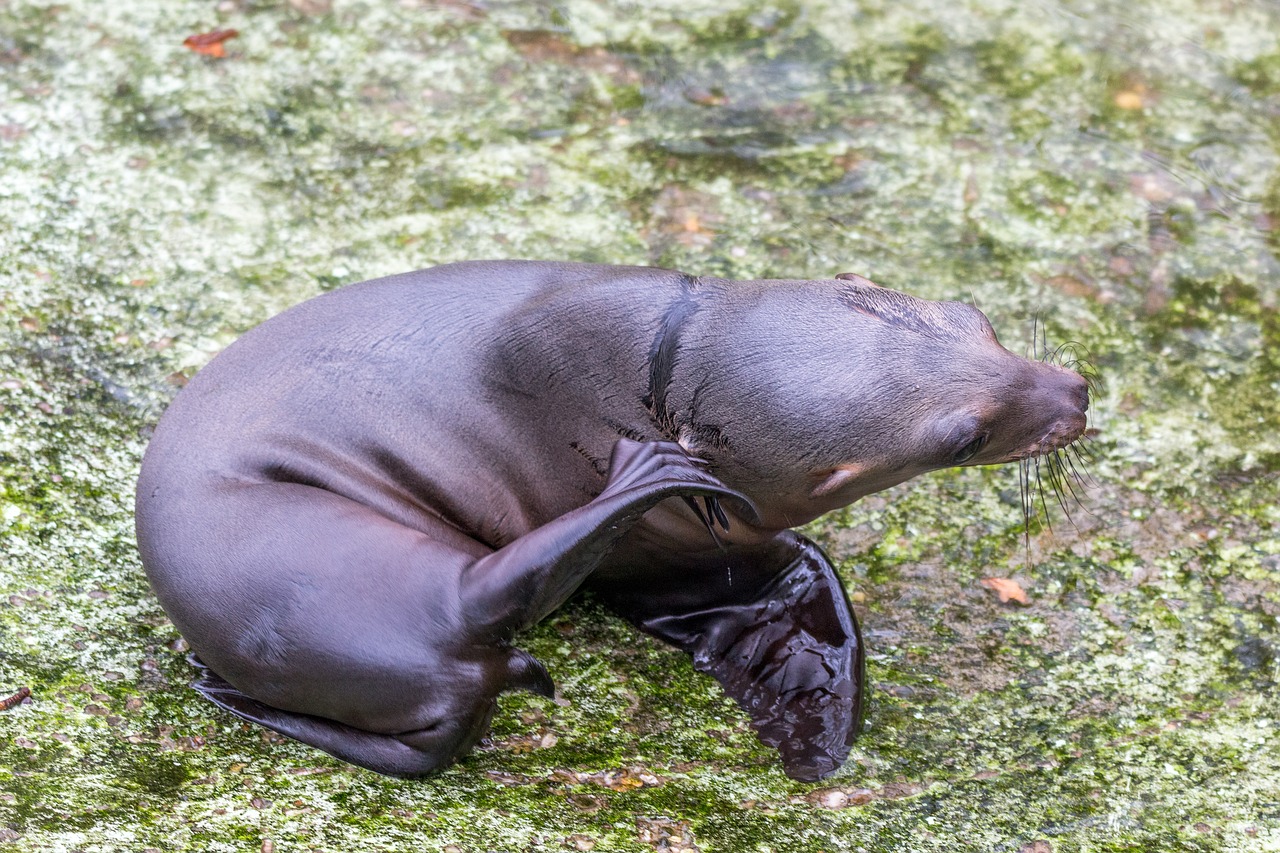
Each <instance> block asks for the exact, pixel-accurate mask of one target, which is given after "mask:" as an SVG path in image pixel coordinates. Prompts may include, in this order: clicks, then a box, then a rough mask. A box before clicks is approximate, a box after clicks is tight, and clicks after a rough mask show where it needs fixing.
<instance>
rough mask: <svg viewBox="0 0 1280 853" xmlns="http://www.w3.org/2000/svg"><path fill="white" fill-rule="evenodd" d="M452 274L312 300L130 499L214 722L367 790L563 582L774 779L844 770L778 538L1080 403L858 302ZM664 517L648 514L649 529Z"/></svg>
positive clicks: (753, 289)
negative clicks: (741, 731)
mask: <svg viewBox="0 0 1280 853" xmlns="http://www.w3.org/2000/svg"><path fill="white" fill-rule="evenodd" d="M849 278H850V279H851V280H831V281H761V282H733V281H724V280H718V279H699V278H695V277H692V276H688V275H685V274H683V273H678V272H674V271H669V270H657V269H650V268H640V267H609V266H596V265H579V264H557V263H542V262H528V261H523V262H516V261H513V262H469V263H462V264H454V265H449V266H444V267H437V268H434V269H430V270H425V271H421V272H416V273H408V274H405V275H400V276H393V277H391V278H386V279H380V280H375V281H370V282H364V283H361V284H357V285H352V286H349V287H345V288H341V289H339V290H335V291H332V292H330V293H326V294H324V295H322V296H319V297H317V298H315V299H312V300H309V301H307V302H304V303H302V304H301V305H298V306H295V307H294V308H292V309H290V310H288V311H285V312H284V313H282V314H280V315H278V316H276V317H274V318H272V319H270V320H268V321H266V322H265V323H263V324H262V325H260V326H258V327H257V328H255V329H253V330H251V331H250V332H248V333H247V334H245V335H244V336H243V337H242V338H240V339H239V340H238V341H236V342H235V343H234V344H232V345H231V346H230V347H228V348H227V349H226V350H225V351H224V352H223V353H221V354H220V355H219V356H218V357H217V358H215V359H214V360H213V361H212V362H210V364H209V365H208V366H207V367H205V368H204V369H203V370H201V371H200V372H199V374H197V376H196V377H195V378H194V379H193V380H192V381H191V382H190V383H189V385H188V386H187V387H186V388H185V389H184V390H183V391H182V393H181V394H179V395H178V397H177V398H176V399H175V401H174V402H173V404H172V405H171V406H170V408H169V410H168V411H167V412H166V413H165V415H164V417H163V418H162V420H161V422H160V424H159V425H158V427H157V429H156V432H155V436H154V438H153V440H152V443H151V445H150V447H149V448H148V450H147V453H146V456H145V459H144V463H143V468H142V473H141V477H140V479H139V484H138V500H137V523H138V541H139V548H140V551H141V554H142V558H143V563H144V566H145V567H146V569H147V572H148V575H149V577H150V579H151V582H152V585H153V587H154V589H155V591H156V594H157V595H158V597H159V599H160V601H161V603H162V605H163V606H164V608H165V610H166V611H167V612H168V613H169V615H170V616H171V618H172V619H173V621H174V624H175V625H176V626H177V627H178V629H179V630H180V631H181V632H182V634H183V635H184V636H185V637H186V638H187V639H188V640H189V642H190V644H191V646H192V648H193V649H194V651H195V652H196V654H197V655H198V656H199V659H200V660H201V661H202V663H203V665H205V666H207V667H208V671H207V672H206V673H205V675H204V676H203V677H202V679H201V680H200V681H199V682H198V683H197V687H199V688H200V689H201V690H202V692H204V693H205V695H207V696H209V698H211V699H213V700H214V701H215V702H218V704H220V705H222V706H223V707H226V708H228V709H229V710H232V711H233V712H235V713H237V714H239V715H241V716H244V717H246V718H248V719H253V720H256V721H258V722H261V723H263V724H264V725H267V726H269V727H271V728H274V729H276V730H278V731H282V732H284V733H286V734H289V735H291V736H293V737H296V738H298V739H300V740H303V741H305V742H307V743H311V744H313V745H315V746H318V747H320V748H321V749H325V750H327V751H329V752H331V753H333V754H335V755H338V756H339V757H342V758H344V759H346V760H349V761H353V762H354V763H357V764H361V765H363V766H366V767H370V768H372V769H375V770H378V771H379V772H384V773H391V774H395V775H403V776H417V775H422V774H425V773H430V772H433V771H435V770H437V769H439V768H440V767H442V766H444V765H445V764H447V763H448V762H449V761H451V760H453V759H455V758H456V757H458V756H459V755H460V754H462V753H463V752H465V751H466V750H467V749H468V748H470V746H471V745H472V744H473V743H474V742H475V741H476V739H478V738H479V737H480V736H481V735H482V734H483V732H484V730H485V727H486V726H487V723H488V720H489V717H490V715H491V714H492V711H493V707H494V699H495V697H496V696H497V694H498V693H500V692H501V691H503V690H508V689H518V688H524V689H531V690H536V691H538V692H542V693H544V694H550V692H551V691H552V685H551V682H550V679H549V677H548V676H547V674H546V672H545V670H544V669H543V668H542V666H541V665H540V664H539V663H537V662H536V661H535V660H533V659H532V658H531V657H529V656H528V655H527V654H525V653H524V652H522V651H521V650H519V649H518V648H515V647H514V646H513V645H512V641H513V638H514V637H515V635H516V634H517V633H518V632H519V631H520V630H522V629H524V628H526V627H528V626H529V625H532V624H534V623H535V622H537V621H538V620H539V619H541V618H543V617H544V616H545V615H547V613H549V612H551V611H552V610H554V609H555V608H556V607H558V606H559V605H560V604H561V603H562V602H563V601H564V600H565V599H566V598H567V597H568V596H569V595H571V594H572V593H573V592H574V590H576V589H577V588H578V587H580V586H581V585H583V584H584V583H585V584H589V585H591V586H592V587H593V588H594V589H596V590H597V592H598V593H599V594H600V595H601V596H602V597H603V598H604V600H605V601H606V602H608V603H609V604H610V605H611V606H613V607H614V608H616V609H617V610H618V612H620V613H621V614H622V615H624V616H625V617H627V618H628V619H630V620H632V621H633V622H635V623H636V624H637V625H639V626H640V627H642V628H644V629H645V630H647V631H649V632H650V633H653V634H655V635H657V636H660V637H662V638H664V639H666V640H668V641H670V642H673V643H675V644H676V645H678V646H680V647H681V648H684V649H685V650H686V651H688V652H689V653H690V654H692V655H693V657H694V660H695V664H696V665H697V666H698V667H699V668H700V669H703V670H704V671H708V672H710V673H711V674H713V675H714V676H715V677H717V678H718V679H719V680H720V681H721V682H722V683H723V684H724V685H725V687H726V689H728V691H729V692H730V694H731V695H733V696H734V697H735V698H736V699H737V700H738V701H739V702H741V703H742V704H743V705H744V706H745V707H746V708H747V709H748V711H749V712H750V713H751V714H752V716H753V722H754V724H755V725H756V727H757V730H758V731H759V732H760V735H761V737H762V739H764V740H765V741H766V742H768V743H771V744H774V745H776V746H778V748H779V749H780V751H781V752H782V755H783V759H784V764H785V766H786V768H787V770H788V772H789V773H791V774H792V775H793V776H796V777H797V778H818V777H820V776H822V775H826V774H828V773H830V772H832V771H833V770H834V769H835V768H836V767H838V766H839V764H840V762H842V761H843V759H844V757H845V756H846V755H847V753H848V749H849V745H850V743H851V742H852V739H853V737H854V735H856V732H857V727H858V724H859V721H860V713H861V704H862V665H863V664H862V645H861V642H860V639H859V637H858V629H857V623H856V620H855V619H854V617H853V613H852V610H851V609H850V608H849V605H848V601H847V599H846V598H845V596H844V592H843V589H842V588H841V586H840V583H839V581H838V579H837V578H836V576H835V574H834V572H833V571H832V570H831V567H830V564H829V562H828V561H827V560H826V558H825V557H824V556H823V555H822V553H821V551H820V550H819V549H817V547H816V546H814V545H813V544H812V543H810V542H808V541H807V540H805V539H803V537H800V536H798V535H796V534H794V533H792V532H791V531H790V530H788V528H790V527H792V526H794V525H797V524H802V523H804V522H806V521H809V520H811V519H812V518H815V517H817V516H818V515H820V514H821V513H823V512H825V511H827V510H829V509H832V508H834V507H838V506H842V505H845V504H848V503H851V502H852V501H853V500H856V499H857V498H859V497H861V496H863V495H865V494H868V493H870V492H873V491H878V490H880V489H883V488H886V487H888V486H890V485H893V484H895V483H898V482H902V481H903V480H906V479H909V478H910V477H912V476H915V475H917V474H919V473H922V472H924V471H927V470H932V469H936V468H941V467H946V466H948V465H953V464H985V463H989V462H999V461H1009V460H1012V459H1017V458H1022V457H1025V456H1029V455H1034V454H1037V453H1040V452H1044V451H1045V450H1049V449H1054V448H1056V447H1061V446H1063V445H1065V444H1066V443H1068V442H1069V441H1071V440H1073V439H1074V438H1076V437H1077V436H1078V435H1079V434H1080V433H1081V431H1082V430H1083V428H1084V417H1085V415H1084V412H1085V409H1086V407H1087V405H1088V397H1087V392H1086V390H1085V384H1084V380H1083V379H1081V378H1080V377H1079V376H1078V375H1076V374H1075V373H1073V372H1071V371H1068V370H1063V369H1061V368H1058V367H1054V366H1053V365H1047V364H1042V363H1038V362H1032V361H1027V360H1025V359H1022V358H1019V357H1017V356H1014V355H1013V354H1011V353H1008V352H1007V351H1006V350H1004V349H1003V348H1002V347H1000V346H999V344H998V343H997V342H996V340H995V336H994V333H993V332H992V331H991V327H990V325H989V323H987V321H986V318H985V317H983V316H982V315H981V313H980V312H977V311H976V310H975V309H973V308H971V307H969V306H965V305H960V304H957V303H935V302H927V301H924V300H918V299H914V298H912V297H909V296H905V295H903V294H899V293H896V292H894V291H890V290H886V289H883V288H878V287H876V286H875V285H872V284H870V283H869V282H866V281H865V280H860V279H856V277H849ZM673 497H674V498H682V499H683V500H671V499H670V498H673Z"/></svg>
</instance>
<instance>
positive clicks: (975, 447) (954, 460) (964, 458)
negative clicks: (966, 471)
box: [951, 432, 987, 465]
mask: <svg viewBox="0 0 1280 853" xmlns="http://www.w3.org/2000/svg"><path fill="white" fill-rule="evenodd" d="M986 446H987V434H986V433H985V432H984V433H983V434H982V435H980V436H978V437H977V438H975V439H974V440H973V441H971V442H969V443H968V444H966V445H965V446H964V447H962V448H960V449H959V450H958V451H956V455H955V456H952V457H951V464H953V465H963V464H964V463H965V462H968V461H969V460H970V459H972V458H973V457H974V455H975V454H977V452H978V451H979V450H981V449H982V448H984V447H986Z"/></svg>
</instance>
